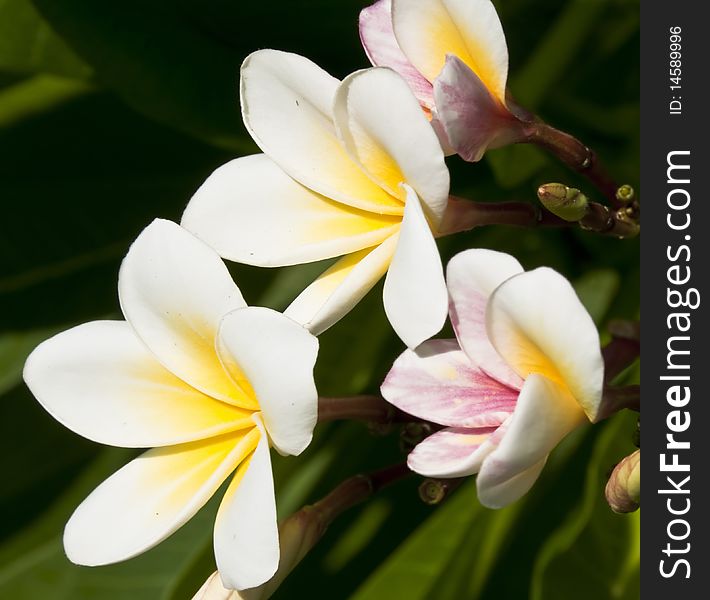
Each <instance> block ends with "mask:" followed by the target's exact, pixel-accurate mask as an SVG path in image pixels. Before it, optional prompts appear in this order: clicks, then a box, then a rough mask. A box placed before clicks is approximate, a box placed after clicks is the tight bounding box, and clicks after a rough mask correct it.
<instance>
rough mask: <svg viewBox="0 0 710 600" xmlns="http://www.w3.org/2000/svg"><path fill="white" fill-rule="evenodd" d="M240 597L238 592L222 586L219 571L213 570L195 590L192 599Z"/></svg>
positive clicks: (226, 599)
mask: <svg viewBox="0 0 710 600" xmlns="http://www.w3.org/2000/svg"><path fill="white" fill-rule="evenodd" d="M241 598H242V597H241V596H240V595H239V592H237V591H235V590H228V589H227V588H226V587H224V584H223V583H222V579H221V578H220V576H219V571H215V572H214V573H212V575H210V576H209V577H208V578H207V579H206V580H205V582H204V583H203V584H202V587H201V588H200V589H199V590H197V593H196V594H195V595H194V596H193V597H192V600H241Z"/></svg>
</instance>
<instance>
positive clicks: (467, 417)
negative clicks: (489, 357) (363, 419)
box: [380, 340, 518, 428]
mask: <svg viewBox="0 0 710 600" xmlns="http://www.w3.org/2000/svg"><path fill="white" fill-rule="evenodd" d="M380 389H381V392H382V396H383V397H384V398H385V400H387V401H388V402H390V403H391V404H393V405H394V406H396V407H397V408H399V409H400V410H403V411H404V412H406V413H409V414H410V415H414V416H415V417H419V418H420V419H425V420H427V421H432V422H434V423H439V424H440V425H449V426H452V427H468V428H472V427H496V426H498V425H500V424H501V423H502V422H503V421H505V419H506V418H507V417H508V416H510V414H511V413H512V412H513V410H514V408H515V402H516V401H517V399H518V392H517V390H513V389H511V388H509V387H507V386H504V385H502V384H501V383H498V381H496V380H495V379H493V378H491V377H489V376H488V375H486V374H485V373H483V372H482V371H481V370H479V369H477V368H476V367H475V366H474V365H472V364H471V361H470V359H469V358H468V356H466V354H465V353H464V352H462V351H461V349H460V348H459V345H458V343H457V342H456V340H429V341H427V342H424V343H423V344H421V345H420V346H419V347H418V348H417V349H416V350H405V351H404V352H403V353H402V354H401V355H400V356H399V358H397V360H396V361H395V362H394V365H392V368H391V369H390V372H389V373H388V374H387V377H386V378H385V381H384V383H383V384H382V387H381V388H380Z"/></svg>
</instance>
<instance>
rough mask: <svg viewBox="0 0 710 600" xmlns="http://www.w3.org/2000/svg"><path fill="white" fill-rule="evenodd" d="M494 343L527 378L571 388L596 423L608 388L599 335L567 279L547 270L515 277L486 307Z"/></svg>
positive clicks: (488, 328) (511, 364)
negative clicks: (542, 378) (537, 376)
mask: <svg viewBox="0 0 710 600" xmlns="http://www.w3.org/2000/svg"><path fill="white" fill-rule="evenodd" d="M486 325H487V330H488V335H489V337H490V340H491V343H492V344H493V346H494V347H495V349H496V350H497V351H498V353H499V354H500V355H501V356H502V357H503V358H504V359H505V361H506V362H507V363H508V364H509V365H510V366H511V367H512V368H513V369H515V372H516V373H518V375H520V376H521V377H527V376H528V375H530V374H532V373H540V374H543V375H545V376H547V377H548V378H549V379H552V380H553V381H558V382H560V383H561V385H564V386H566V387H567V389H568V390H569V391H570V392H571V395H572V396H573V397H574V398H575V400H576V401H577V403H578V404H579V406H581V407H582V408H583V409H584V411H585V412H586V413H587V416H588V417H589V419H590V420H592V421H593V420H594V419H595V418H596V417H597V413H598V411H599V405H600V402H601V398H602V389H603V387H604V360H603V358H602V354H601V350H600V349H599V333H598V332H597V328H596V326H595V325H594V321H593V320H592V318H591V317H590V316H589V313H588V312H587V310H586V309H585V308H584V306H583V305H582V303H581V302H580V300H579V298H578V297H577V294H576V293H575V291H574V289H573V288H572V286H571V285H570V283H569V281H567V280H566V279H565V278H564V277H563V276H562V275H560V274H559V273H557V272H556V271H553V270H552V269H548V268H546V267H541V268H539V269H535V270H534V271H529V272H527V273H521V274H519V275H514V276H513V277H511V278H510V279H508V280H506V281H505V282H504V283H502V284H501V285H500V286H498V288H496V290H495V292H494V293H493V294H492V295H491V297H490V300H489V301H488V306H487V308H486Z"/></svg>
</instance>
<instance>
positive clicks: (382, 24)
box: [360, 0, 434, 109]
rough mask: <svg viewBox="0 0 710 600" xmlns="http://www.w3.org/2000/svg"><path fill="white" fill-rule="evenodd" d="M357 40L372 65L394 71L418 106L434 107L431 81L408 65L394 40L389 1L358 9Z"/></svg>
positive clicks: (411, 65)
mask: <svg viewBox="0 0 710 600" xmlns="http://www.w3.org/2000/svg"><path fill="white" fill-rule="evenodd" d="M360 40H361V41H362V47H363V48H364V49H365V53H366V54H367V58H369V59H370V62H371V63H372V64H373V65H374V66H376V67H389V68H390V69H394V70H395V71H397V73H399V74H400V75H401V76H402V77H404V79H405V80H406V81H407V84H408V85H409V87H410V88H411V89H412V92H414V95H415V96H416V97H417V100H419V103H420V104H421V105H422V106H424V107H426V108H428V109H431V108H432V107H433V106H434V96H433V90H432V85H431V82H430V81H428V80H427V79H426V77H424V76H423V75H422V74H421V73H420V72H419V71H417V69H416V68H415V67H414V65H413V64H412V63H410V62H409V60H408V59H407V57H406V56H405V55H404V52H402V50H401V48H400V47H399V44H398V43H397V39H396V38H395V37H394V30H393V29H392V0H378V1H377V2H375V3H374V4H373V5H372V6H368V7H367V8H363V9H362V11H361V12H360Z"/></svg>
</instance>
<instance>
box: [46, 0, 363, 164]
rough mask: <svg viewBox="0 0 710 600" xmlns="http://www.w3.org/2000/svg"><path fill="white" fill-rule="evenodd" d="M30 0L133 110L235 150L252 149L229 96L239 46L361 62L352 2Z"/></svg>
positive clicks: (356, 4)
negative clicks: (97, 1) (297, 51)
mask: <svg viewBox="0 0 710 600" xmlns="http://www.w3.org/2000/svg"><path fill="white" fill-rule="evenodd" d="M34 2H35V5H36V6H37V7H38V8H39V10H40V12H41V13H42V14H43V15H44V17H45V18H46V19H47V20H48V21H49V22H50V23H51V24H52V26H53V27H54V28H56V30H57V31H58V32H60V34H61V35H62V36H63V38H64V39H66V40H67V41H68V42H69V43H70V45H71V46H72V48H73V49H74V50H75V51H76V52H77V53H78V54H79V55H80V56H81V57H82V58H83V59H84V60H86V61H87V62H88V63H89V64H90V65H91V66H92V67H93V68H94V69H95V70H96V73H97V76H98V77H99V78H100V80H101V81H102V82H104V83H106V85H107V86H109V87H110V88H111V89H113V90H115V91H117V92H118V93H119V94H120V95H121V97H122V98H123V99H124V100H125V101H126V102H127V103H128V104H130V105H131V106H132V107H134V108H135V109H136V110H138V111H140V112H142V113H143V114H145V115H148V116H150V117H151V118H153V119H156V120H158V121H160V122H162V123H166V124H169V125H171V126H173V127H176V128H178V129H180V130H181V131H185V132H189V133H191V134H193V135H196V136H198V137H200V138H201V139H204V140H207V141H209V142H210V143H212V144H215V145H218V146H220V147H224V148H228V149H230V150H234V151H238V152H240V153H248V152H253V151H255V149H256V147H255V146H254V145H253V143H252V142H251V141H250V139H249V136H247V135H246V132H245V130H244V128H243V126H242V124H241V118H240V111H239V98H238V79H239V66H240V65H241V63H242V61H243V59H244V58H245V57H246V55H247V54H248V53H249V52H251V51H254V50H257V49H259V48H269V47H274V48H279V49H281V48H282V49H287V50H291V49H293V48H294V47H296V48H299V47H300V51H301V53H303V54H304V55H306V56H308V57H309V58H311V59H313V60H315V61H316V62H319V63H321V64H322V65H323V66H324V67H325V68H328V67H329V66H331V65H332V61H333V57H334V56H337V57H338V60H341V59H342V57H343V56H348V57H349V58H351V63H355V62H356V61H357V60H359V61H360V64H361V65H362V66H365V57H364V54H363V53H362V50H361V49H360V48H359V42H358V38H357V29H356V19H357V14H358V12H359V10H360V8H362V2H360V1H357V0H340V1H339V2H332V1H331V0H314V1H312V2H308V3H307V4H306V3H302V2H300V3H299V2H290V3H283V2H282V3H280V4H279V5H278V6H277V7H274V6H273V5H272V4H271V3H263V2H224V1H223V0H206V1H205V2H178V3H175V2H173V1H171V0H154V1H153V2H142V1H140V0H123V1H122V2H103V3H93V2H85V1H84V0H64V1H63V2H56V1H55V0H34ZM348 42H349V46H348ZM334 48H338V51H337V52H333V49H334ZM349 70H352V69H349ZM344 74H345V73H341V75H344Z"/></svg>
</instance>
